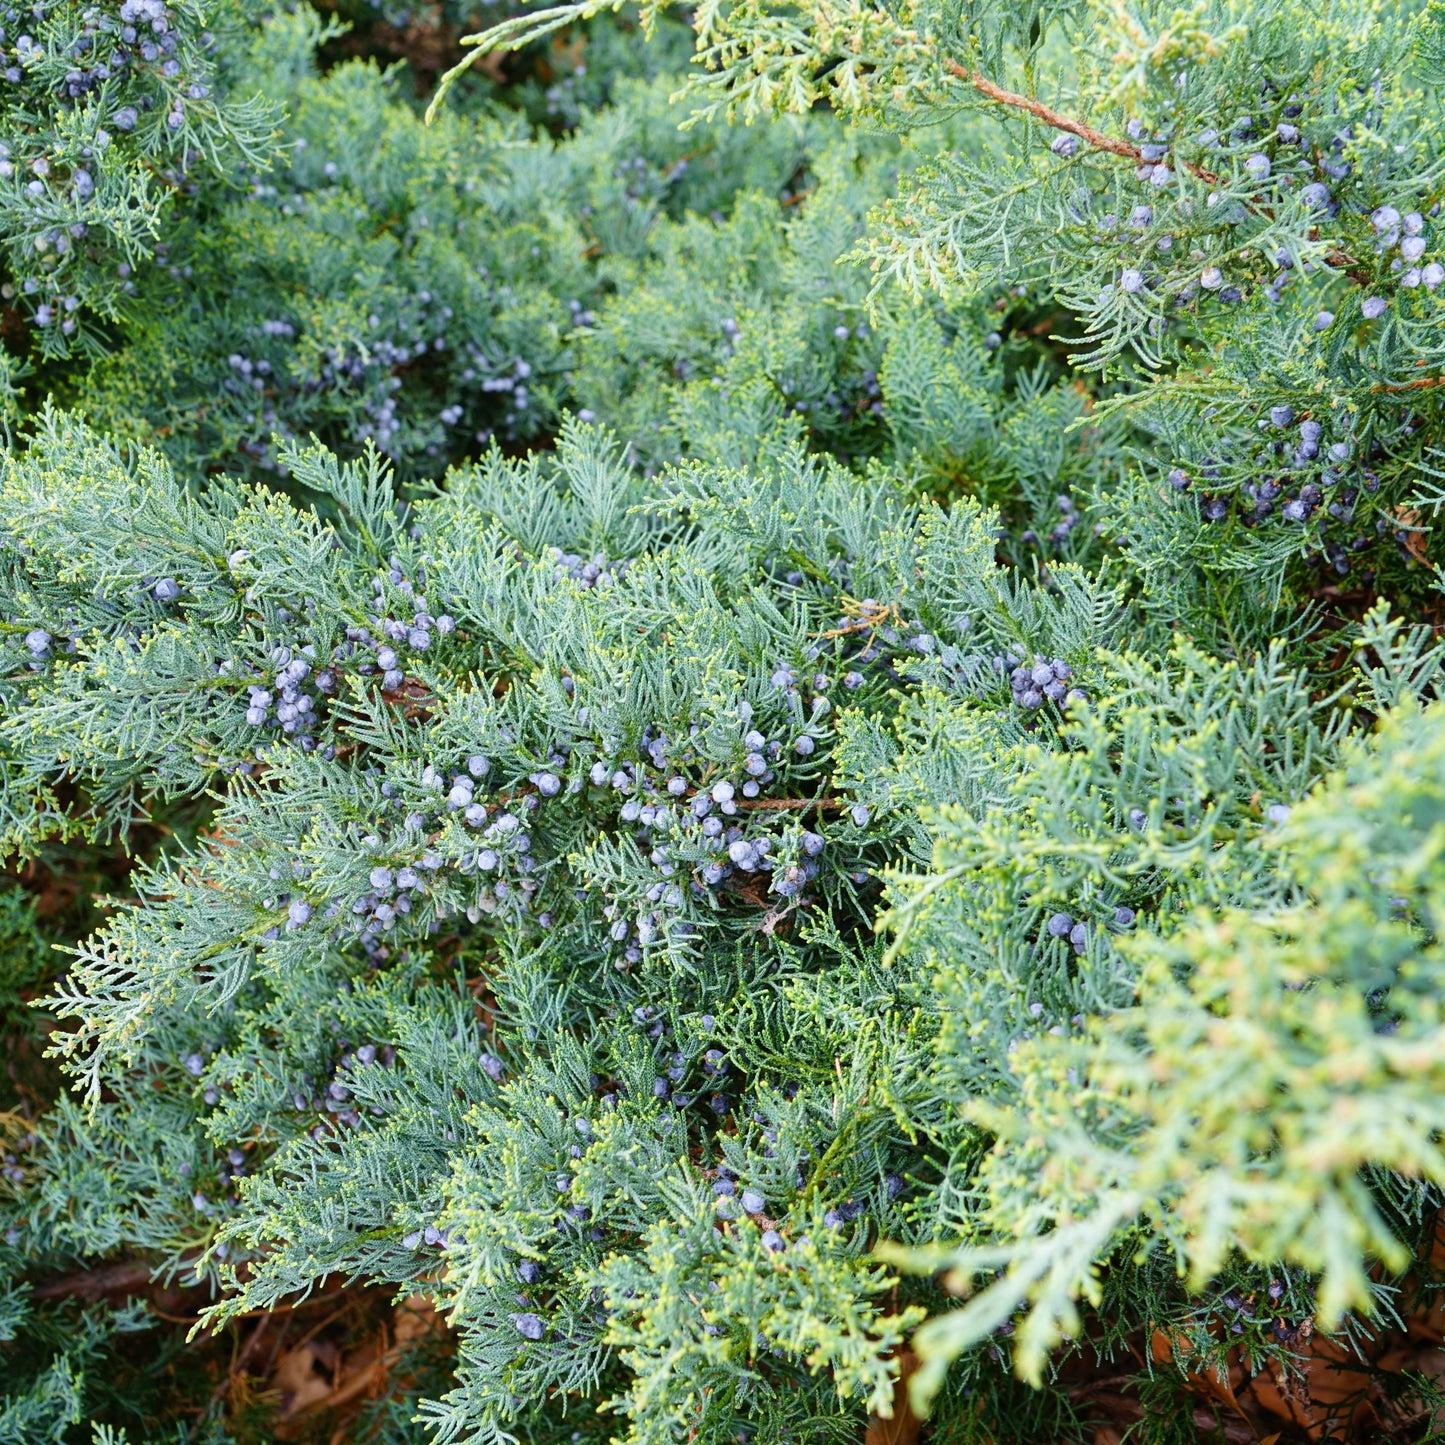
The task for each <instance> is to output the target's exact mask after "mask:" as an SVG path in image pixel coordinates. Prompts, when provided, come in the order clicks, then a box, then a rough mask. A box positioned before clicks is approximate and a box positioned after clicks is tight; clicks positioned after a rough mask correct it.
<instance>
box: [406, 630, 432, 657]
mask: <svg viewBox="0 0 1445 1445" xmlns="http://www.w3.org/2000/svg"><path fill="white" fill-rule="evenodd" d="M406 645H407V646H408V647H410V648H411V649H412V651H414V652H425V651H426V650H427V648H428V647H430V646H431V633H430V632H428V631H427V629H426V628H425V627H413V628H412V629H411V630H410V631H408V633H407V634H406Z"/></svg>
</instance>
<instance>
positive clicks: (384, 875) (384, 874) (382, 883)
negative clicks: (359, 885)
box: [368, 863, 392, 891]
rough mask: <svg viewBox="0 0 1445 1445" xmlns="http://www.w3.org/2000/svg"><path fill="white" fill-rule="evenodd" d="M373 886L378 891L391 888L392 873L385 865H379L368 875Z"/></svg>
mask: <svg viewBox="0 0 1445 1445" xmlns="http://www.w3.org/2000/svg"><path fill="white" fill-rule="evenodd" d="M368 881H369V882H370V883H371V886H372V887H373V888H375V889H377V890H378V891H380V890H382V889H386V888H390V887H391V883H392V872H391V869H390V868H388V867H387V866H386V865H385V864H384V863H378V864H377V865H376V867H375V868H373V869H372V870H371V873H370V874H369V875H368Z"/></svg>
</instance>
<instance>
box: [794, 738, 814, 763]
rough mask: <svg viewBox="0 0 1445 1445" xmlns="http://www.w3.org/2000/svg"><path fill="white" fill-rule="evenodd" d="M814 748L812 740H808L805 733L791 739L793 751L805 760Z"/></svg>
mask: <svg viewBox="0 0 1445 1445" xmlns="http://www.w3.org/2000/svg"><path fill="white" fill-rule="evenodd" d="M814 746H815V744H814V742H813V739H812V738H810V737H809V736H808V735H807V733H804V734H803V735H802V736H801V737H797V738H794V739H793V751H794V752H795V753H797V754H798V756H799V757H800V758H806V757H807V756H808V755H809V754H810V753H811V752H812V751H813V748H814Z"/></svg>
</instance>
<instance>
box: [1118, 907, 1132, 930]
mask: <svg viewBox="0 0 1445 1445" xmlns="http://www.w3.org/2000/svg"><path fill="white" fill-rule="evenodd" d="M1134 918H1135V913H1134V910H1133V909H1132V908H1129V907H1126V906H1125V905H1124V904H1122V903H1121V904H1120V905H1119V906H1118V907H1117V908H1116V909H1115V910H1114V926H1115V927H1116V928H1128V927H1129V925H1130V924H1131V923H1133V921H1134Z"/></svg>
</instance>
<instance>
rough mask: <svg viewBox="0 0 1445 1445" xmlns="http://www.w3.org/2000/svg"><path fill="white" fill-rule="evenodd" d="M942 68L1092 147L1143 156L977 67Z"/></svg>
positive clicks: (948, 64)
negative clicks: (1006, 88) (1000, 83)
mask: <svg viewBox="0 0 1445 1445" xmlns="http://www.w3.org/2000/svg"><path fill="white" fill-rule="evenodd" d="M943 68H944V69H945V70H946V71H948V73H949V74H950V75H954V76H957V77H958V79H959V80H962V81H966V82H967V83H968V84H969V85H971V86H972V87H973V88H974V89H975V90H976V91H978V93H979V94H980V95H984V96H987V97H988V98H989V99H990V100H992V101H996V102H997V103H998V104H999V105H1007V106H1012V107H1013V108H1014V109H1015V110H1026V111H1028V113H1029V114H1030V115H1031V116H1034V117H1035V118H1036V119H1038V120H1041V121H1043V123H1044V124H1045V125H1048V126H1052V127H1053V128H1054V129H1055V130H1066V131H1068V132H1069V134H1070V135H1076V136H1078V137H1079V139H1080V140H1082V141H1087V142H1088V144H1089V145H1091V146H1093V147H1094V149H1095V150H1100V151H1108V152H1109V153H1110V154H1111V155H1116V156H1123V157H1124V159H1125V160H1130V161H1136V162H1142V161H1143V159H1144V155H1143V152H1142V151H1140V149H1139V147H1138V146H1136V145H1133V144H1132V143H1131V142H1129V141H1126V140H1116V139H1115V138H1114V137H1113V136H1111V135H1105V134H1104V132H1103V131H1101V130H1095V129H1094V127H1093V126H1091V125H1085V124H1084V123H1083V121H1081V120H1073V119H1072V118H1071V117H1069V116H1067V115H1062V114H1060V112H1058V111H1056V110H1050V109H1049V107H1048V106H1046V105H1045V104H1044V103H1043V102H1042V101H1038V100H1031V99H1030V98H1029V97H1028V96H1026V95H1020V94H1019V93H1018V92H1017V91H1014V90H1005V89H1004V88H1003V86H1001V85H995V84H994V83H993V81H991V80H990V79H989V78H988V77H987V76H986V75H982V74H980V73H979V72H978V71H977V70H970V69H968V67H967V66H964V65H960V64H959V63H958V61H956V60H945V61H944V62H943ZM1184 166H1185V169H1186V170H1188V171H1189V172H1190V174H1192V175H1195V176H1198V177H1199V179H1200V180H1201V181H1204V182H1205V183H1206V184H1207V185H1211V186H1212V185H1216V184H1218V181H1219V177H1218V176H1217V175H1215V173H1214V172H1213V171H1207V170H1205V169H1204V167H1203V166H1196V165H1194V164H1193V162H1191V161H1185V162H1184Z"/></svg>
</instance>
